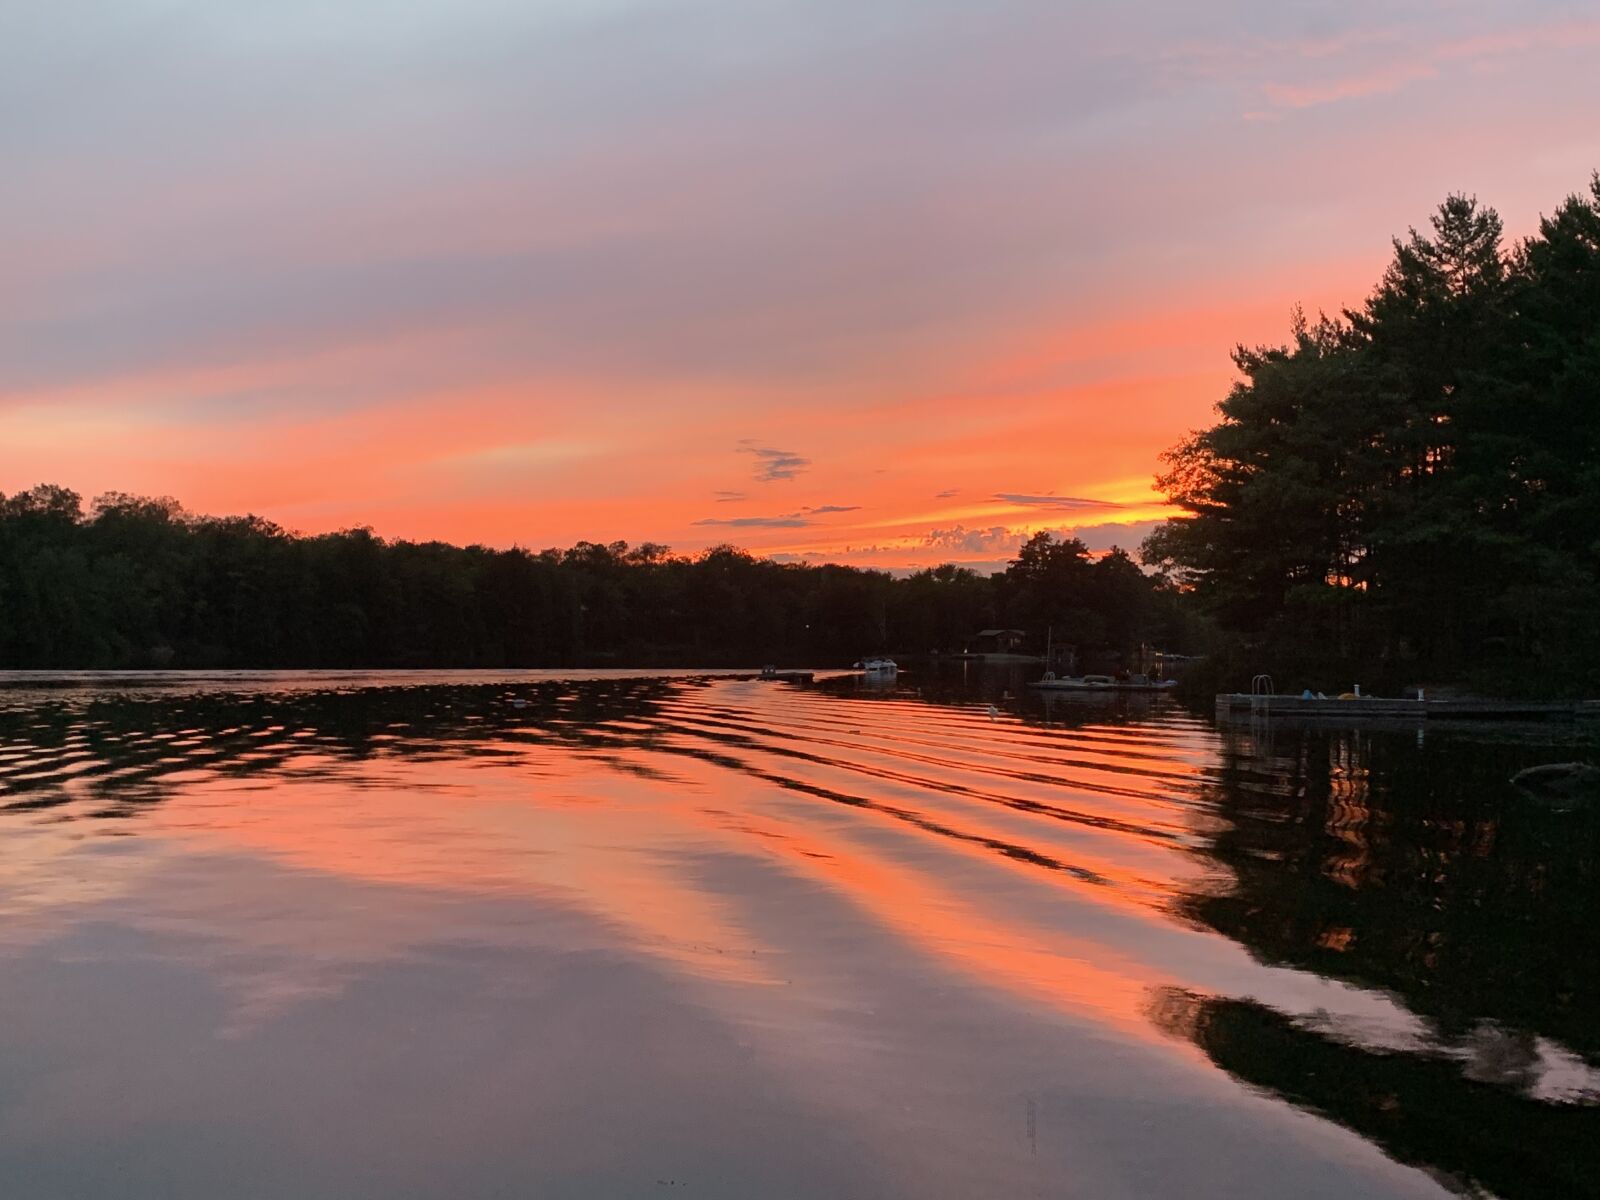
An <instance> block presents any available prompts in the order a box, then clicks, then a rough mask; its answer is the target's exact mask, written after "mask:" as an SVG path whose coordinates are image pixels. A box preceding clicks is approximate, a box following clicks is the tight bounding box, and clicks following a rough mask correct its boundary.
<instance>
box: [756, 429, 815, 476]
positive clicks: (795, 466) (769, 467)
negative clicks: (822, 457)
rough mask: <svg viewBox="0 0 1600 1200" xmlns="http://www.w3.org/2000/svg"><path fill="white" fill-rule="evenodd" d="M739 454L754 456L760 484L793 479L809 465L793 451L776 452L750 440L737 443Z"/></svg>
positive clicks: (805, 459)
mask: <svg viewBox="0 0 1600 1200" xmlns="http://www.w3.org/2000/svg"><path fill="white" fill-rule="evenodd" d="M739 452H740V453H741V454H753V455H755V456H756V460H757V461H756V479H757V480H758V481H759V482H761V483H774V482H776V481H777V480H780V479H793V478H794V477H795V476H797V475H799V474H800V472H802V471H804V470H805V469H806V468H807V467H809V466H810V465H811V460H810V459H809V458H805V457H803V456H801V455H799V454H796V453H795V452H794V451H793V450H778V449H775V448H773V447H771V446H760V445H757V444H756V442H755V440H754V439H752V438H745V439H744V440H743V441H741V442H740V443H739Z"/></svg>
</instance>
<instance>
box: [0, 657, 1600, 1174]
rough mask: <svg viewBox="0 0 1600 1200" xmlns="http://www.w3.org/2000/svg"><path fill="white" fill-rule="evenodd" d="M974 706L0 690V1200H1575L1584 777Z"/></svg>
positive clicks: (908, 696)
mask: <svg viewBox="0 0 1600 1200" xmlns="http://www.w3.org/2000/svg"><path fill="white" fill-rule="evenodd" d="M1019 683H1020V679H1019V678H1018V677H1017V676H1016V675H1014V674H1012V675H1007V674H1003V673H988V674H985V673H984V672H982V671H980V670H977V669H975V668H968V669H966V670H965V671H959V670H958V671H954V672H946V673H938V672H932V671H929V672H924V673H919V672H916V671H908V672H906V673H903V674H902V675H901V677H900V678H899V680H898V681H897V682H896V683H895V684H893V685H892V686H884V687H878V686H872V685H867V684H866V683H865V682H864V681H861V680H856V679H842V680H831V681H824V682H822V683H821V684H819V685H818V686H816V687H795V686H791V685H788V684H772V683H760V682H755V681H752V680H749V679H734V678H728V677H718V676H714V675H704V674H700V675H692V676H691V675H653V676H648V677H637V676H632V677H630V676H625V675H624V674H623V673H618V672H611V673H607V672H590V673H586V674H577V675H572V674H568V675H559V674H555V673H522V674H513V675H503V676H502V675H485V674H479V673H472V672H441V673H418V674H403V675H402V674H396V675H369V674H363V673H359V672H342V673H341V672H322V673H285V674H275V673H248V672H247V673H234V674H211V675H184V674H179V673H171V674H163V675H156V676H123V677H115V676H113V677H105V676H94V675H78V676H67V677H63V676H56V677H51V678H49V679H42V678H39V677H33V676H26V675H17V674H12V675H6V676H0V1195H4V1196H5V1197H6V1198H7V1200H34V1198H37V1200H59V1198H67V1197H70V1198H73V1200H84V1198H99V1197H108V1198H110V1197H115V1198H116V1200H146V1198H149V1200H155V1198H160V1200H189V1198H194V1200H202V1198H203V1200H216V1198H218V1197H228V1198H230V1200H248V1198H257V1197H259V1198H269V1197H270V1198H273V1200H278V1198H288V1197H292V1198H295V1200H320V1198H324V1197H326V1198H330V1200H332V1198H338V1200H352V1198H366V1197H372V1198H375V1200H376V1198H382V1200H405V1198H424V1197H426V1198H441V1200H443V1198H448V1200H474V1198H477V1197H507V1198H513V1197H515V1198H523V1197H539V1198H567V1197H571V1198H578V1197H582V1198H593V1197H599V1198H611V1197H621V1198H627V1197H651V1198H660V1197H664V1196H677V1195H682V1196H684V1197H689V1198H707V1200H711V1198H724V1197H725V1198H729V1200H734V1198H737V1200H746V1198H754V1197H761V1198H764V1200H774V1198H776V1200H782V1198H790V1197H796V1198H798V1197H828V1198H842V1197H860V1198H863V1200H877V1198H899V1197H906V1198H915V1200H930V1198H935V1200H936V1198H946V1197H948V1198H952V1200H957V1198H959V1200H973V1198H1002V1197H1095V1198H1100V1197H1120V1196H1127V1197H1167V1196H1183V1197H1190V1198H1192V1197H1229V1198H1237V1197H1279V1196H1295V1197H1301V1198H1303V1197H1329V1198H1335V1197H1337V1198H1340V1200H1344V1198H1347V1197H1354V1196H1363V1197H1367V1196H1372V1197H1425V1196H1440V1195H1450V1194H1468V1195H1496V1196H1502V1197H1507V1198H1510V1197H1535V1196H1540V1197H1542V1196H1549V1197H1573V1196H1580V1195H1595V1194H1597V1189H1600V1182H1597V1181H1600V1149H1597V1147H1600V1139H1597V1135H1600V811H1597V809H1596V808H1594V807H1588V808H1586V807H1583V806H1577V807H1565V808H1564V807H1562V806H1553V805H1549V804H1544V803H1540V802H1538V801H1534V800H1531V799H1528V798H1524V797H1522V796H1520V795H1519V794H1518V793H1517V792H1515V790H1514V789H1512V788H1511V787H1510V786H1509V785H1508V784H1507V782H1506V780H1507V779H1508V777H1509V776H1510V775H1511V774H1512V773H1513V772H1514V771H1515V770H1517V769H1518V768H1520V767H1522V766H1526V765H1530V764H1532V763H1537V762H1546V761H1557V760H1563V759H1571V758H1575V757H1585V756H1589V757H1593V755H1594V754H1595V749H1594V744H1593V742H1592V741H1584V740H1583V739H1584V738H1585V737H1586V736H1588V735H1587V734H1586V733H1585V732H1584V731H1582V730H1581V729H1577V728H1574V727H1573V726H1570V725H1569V726H1559V725H1558V726H1552V727H1549V728H1537V727H1530V728H1513V729H1491V730H1482V729H1476V730H1475V729H1471V728H1456V729H1445V728H1437V727H1432V728H1428V729H1427V730H1426V731H1425V732H1424V731H1421V730H1418V729H1416V728H1396V729H1369V730H1351V729H1326V728H1297V727H1294V726H1292V725H1284V724H1272V725H1255V726H1251V725H1248V724H1247V725H1239V726H1224V727H1221V728H1219V727H1217V726H1216V725H1214V724H1213V723H1212V722H1211V721H1209V720H1207V719H1205V718H1204V717H1201V716H1196V715H1194V714H1191V713H1188V712H1186V711H1185V710H1183V709H1182V708H1180V707H1178V706H1177V705H1175V704H1173V703H1172V702H1170V701H1168V700H1166V699H1164V698H1158V699H1155V700H1141V699H1138V698H1130V699H1123V700H1122V701H1120V702H1119V701H1118V700H1117V699H1116V698H1106V697H1093V696H1091V697H1082V698H1080V697H1072V696H1065V695H1061V696H1052V697H1039V696H1035V695H1031V694H1028V693H1027V692H1026V691H1025V689H1022V688H1021V687H1020V686H1019ZM1046 700H1048V701H1049V702H1048V703H1046ZM990 704H993V705H995V706H996V708H997V710H998V711H997V712H995V713H991V712H989V711H988V706H989V705H990Z"/></svg>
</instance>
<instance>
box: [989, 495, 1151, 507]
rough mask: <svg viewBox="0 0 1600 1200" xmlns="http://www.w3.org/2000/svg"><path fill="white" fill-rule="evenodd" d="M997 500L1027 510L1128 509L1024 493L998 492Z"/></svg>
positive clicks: (1075, 498)
mask: <svg viewBox="0 0 1600 1200" xmlns="http://www.w3.org/2000/svg"><path fill="white" fill-rule="evenodd" d="M994 498H995V499H996V500H1003V501H1005V502H1006V503H1007V504H1020V505H1023V506H1025V507H1027V508H1051V509H1084V508H1126V507H1128V506H1127V505H1126V504H1118V503H1116V502H1115V501H1112V500H1089V499H1087V498H1085V497H1083V496H1051V495H1044V496H1034V495H1029V494H1026V493H1023V492H996V493H995V497H994Z"/></svg>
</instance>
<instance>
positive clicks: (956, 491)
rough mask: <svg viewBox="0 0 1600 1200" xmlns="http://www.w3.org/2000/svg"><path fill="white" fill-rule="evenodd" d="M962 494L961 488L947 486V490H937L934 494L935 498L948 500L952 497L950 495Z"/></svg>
mask: <svg viewBox="0 0 1600 1200" xmlns="http://www.w3.org/2000/svg"><path fill="white" fill-rule="evenodd" d="M960 494H961V489H960V488H945V490H944V491H942V492H935V493H934V494H933V498H934V499H935V500H948V499H950V497H952V496H959V495H960Z"/></svg>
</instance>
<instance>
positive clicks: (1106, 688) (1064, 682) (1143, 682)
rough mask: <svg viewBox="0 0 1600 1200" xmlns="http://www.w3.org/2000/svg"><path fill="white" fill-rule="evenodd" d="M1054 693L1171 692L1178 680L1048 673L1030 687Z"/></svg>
mask: <svg viewBox="0 0 1600 1200" xmlns="http://www.w3.org/2000/svg"><path fill="white" fill-rule="evenodd" d="M1028 686H1029V687H1032V688H1043V689H1044V690H1046V691H1052V692H1170V691H1171V690H1172V689H1173V688H1175V687H1177V686H1178V681H1177V680H1176V679H1151V678H1150V676H1148V675H1129V676H1127V677H1126V678H1124V679H1118V678H1117V677H1116V676H1115V675H1063V676H1059V677H1058V676H1057V675H1056V674H1055V673H1054V672H1053V671H1046V672H1045V674H1044V678H1043V679H1036V680H1034V681H1033V682H1032V683H1030V684H1029V685H1028Z"/></svg>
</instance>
